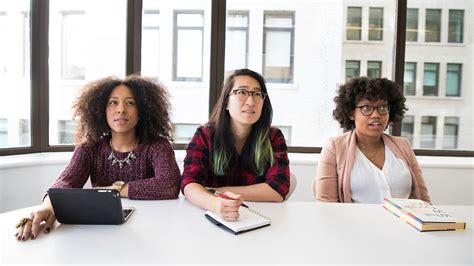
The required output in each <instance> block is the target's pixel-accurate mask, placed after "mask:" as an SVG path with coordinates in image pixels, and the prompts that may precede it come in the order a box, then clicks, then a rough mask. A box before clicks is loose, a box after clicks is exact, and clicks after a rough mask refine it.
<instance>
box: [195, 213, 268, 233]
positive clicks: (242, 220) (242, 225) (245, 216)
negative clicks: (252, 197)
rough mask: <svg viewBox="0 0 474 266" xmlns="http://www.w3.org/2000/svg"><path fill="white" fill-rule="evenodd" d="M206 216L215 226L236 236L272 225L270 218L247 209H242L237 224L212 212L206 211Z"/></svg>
mask: <svg viewBox="0 0 474 266" xmlns="http://www.w3.org/2000/svg"><path fill="white" fill-rule="evenodd" d="M204 216H206V218H207V219H208V220H209V221H211V222H212V223H213V224H215V225H217V226H219V227H221V228H223V229H225V230H227V231H229V232H231V233H233V234H234V235H238V234H240V233H244V232H248V231H252V230H255V229H258V228H262V227H265V226H269V225H270V224H271V220H270V218H268V217H265V216H264V215H262V214H260V213H258V212H256V211H254V210H252V209H250V208H247V207H240V209H239V219H238V220H237V221H235V222H229V221H225V220H224V219H222V218H221V217H220V216H219V215H218V214H215V213H213V212H211V211H206V214H205V215H204Z"/></svg>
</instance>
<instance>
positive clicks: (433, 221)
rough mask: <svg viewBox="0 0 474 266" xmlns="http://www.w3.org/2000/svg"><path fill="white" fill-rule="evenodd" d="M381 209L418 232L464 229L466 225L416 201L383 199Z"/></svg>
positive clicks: (427, 204)
mask: <svg viewBox="0 0 474 266" xmlns="http://www.w3.org/2000/svg"><path fill="white" fill-rule="evenodd" d="M383 207H384V208H385V209H386V210H388V211H389V212H391V213H393V214H394V215H395V216H397V217H399V218H400V219H402V220H404V221H405V222H407V223H408V224H410V225H411V226H413V227H415V228H416V229H417V230H418V231H421V232H425V231H447V230H463V229H466V223H465V222H461V221H458V220H457V219H456V218H454V217H453V216H451V215H449V214H447V213H446V212H444V211H442V210H440V209H438V208H436V207H434V206H433V205H431V204H429V203H426V202H424V201H422V200H418V199H396V198H385V199H384V205H383Z"/></svg>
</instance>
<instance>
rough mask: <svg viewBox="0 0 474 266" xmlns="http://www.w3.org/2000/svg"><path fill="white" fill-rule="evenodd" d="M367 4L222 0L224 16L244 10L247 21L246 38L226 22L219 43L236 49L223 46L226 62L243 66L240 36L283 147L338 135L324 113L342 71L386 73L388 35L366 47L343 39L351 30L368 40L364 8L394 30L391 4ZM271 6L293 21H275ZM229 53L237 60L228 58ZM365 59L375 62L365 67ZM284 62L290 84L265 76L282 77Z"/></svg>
mask: <svg viewBox="0 0 474 266" xmlns="http://www.w3.org/2000/svg"><path fill="white" fill-rule="evenodd" d="M371 3H372V1H358V2H354V1H319V0H304V1H293V0H281V1H274V0H259V1H248V0H247V1H241V0H228V1H227V5H226V7H227V21H229V20H230V18H229V14H230V13H231V12H233V11H241V12H247V13H248V17H249V20H248V37H247V36H246V35H244V34H243V33H242V34H232V33H229V32H230V31H229V27H230V26H229V25H227V27H228V28H227V35H226V46H227V47H229V43H232V44H231V45H234V43H239V46H238V47H239V48H240V49H234V50H232V51H239V56H234V54H229V51H230V50H227V51H226V55H225V60H226V64H231V63H230V62H229V61H231V62H239V63H240V65H241V66H243V62H244V60H243V58H244V56H243V49H242V47H243V43H244V42H245V38H248V43H249V45H248V63H247V67H248V68H250V69H252V70H255V71H257V72H259V73H262V74H264V75H265V78H266V79H267V87H268V93H269V97H270V99H271V102H272V106H273V122H272V123H273V125H274V126H277V127H282V128H283V129H284V130H285V132H288V133H284V134H285V137H286V138H287V142H288V143H290V144H291V146H304V147H321V146H322V145H323V144H324V142H325V141H326V140H327V139H328V138H329V137H333V136H336V135H339V134H340V133H342V129H341V128H340V126H339V124H338V123H337V122H336V121H335V120H334V119H333V117H332V111H333V109H334V107H335V105H334V102H333V98H334V97H335V92H336V89H337V84H341V83H343V82H345V79H346V73H347V76H348V77H352V76H366V75H367V74H368V73H369V72H370V73H373V75H374V76H382V77H391V76H392V71H393V69H392V65H393V64H392V58H393V47H394V46H393V45H394V38H383V40H382V41H380V42H377V44H375V45H373V44H372V45H370V47H369V46H368V45H366V44H364V42H359V41H347V40H348V39H351V37H350V36H352V35H351V34H352V33H354V35H355V38H352V39H356V40H363V41H368V35H369V33H368V32H369V9H370V8H371V7H373V8H381V9H383V19H384V22H383V31H382V32H386V33H387V34H386V36H392V34H393V33H394V29H395V28H394V25H395V21H394V18H395V8H396V5H395V1H377V2H376V3H375V4H374V3H372V4H371ZM275 10H278V12H279V13H281V14H285V13H286V14H291V16H292V20H293V22H292V23H291V24H290V20H289V17H288V18H287V19H284V18H281V19H275V12H276V11H275ZM290 25H292V28H291V29H292V33H290V27H289V26H290ZM239 39H240V40H239ZM290 42H291V46H290ZM291 47H292V48H291ZM290 49H292V50H290ZM262 53H265V54H264V55H262ZM289 54H291V58H290V56H289ZM237 57H240V58H241V59H240V60H236V58H237ZM369 61H370V62H374V63H375V64H372V63H371V64H370V66H369V64H368V62H369ZM291 62H292V64H291V66H292V75H291V76H292V82H291V83H283V82H275V81H274V80H272V79H271V78H276V77H287V72H286V71H288V70H287V69H288V66H289V63H291ZM369 68H370V70H369ZM346 70H347V72H346ZM265 71H266V72H265ZM371 75H372V74H371ZM302 115H303V116H304V119H302Z"/></svg>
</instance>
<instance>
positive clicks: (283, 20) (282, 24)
mask: <svg viewBox="0 0 474 266" xmlns="http://www.w3.org/2000/svg"><path fill="white" fill-rule="evenodd" d="M293 25H294V13H293V12H284V11H283V12H266V11H264V32H263V43H264V45H263V58H264V60H263V73H262V74H263V76H264V77H265V79H266V80H267V82H275V83H291V82H293V53H294V51H293V49H294V48H293V43H294V28H293Z"/></svg>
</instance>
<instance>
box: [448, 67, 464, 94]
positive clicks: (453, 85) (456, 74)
mask: <svg viewBox="0 0 474 266" xmlns="http://www.w3.org/2000/svg"><path fill="white" fill-rule="evenodd" d="M447 69H448V71H447V73H446V96H460V95H461V93H460V92H461V88H460V86H461V64H448V67H447Z"/></svg>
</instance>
